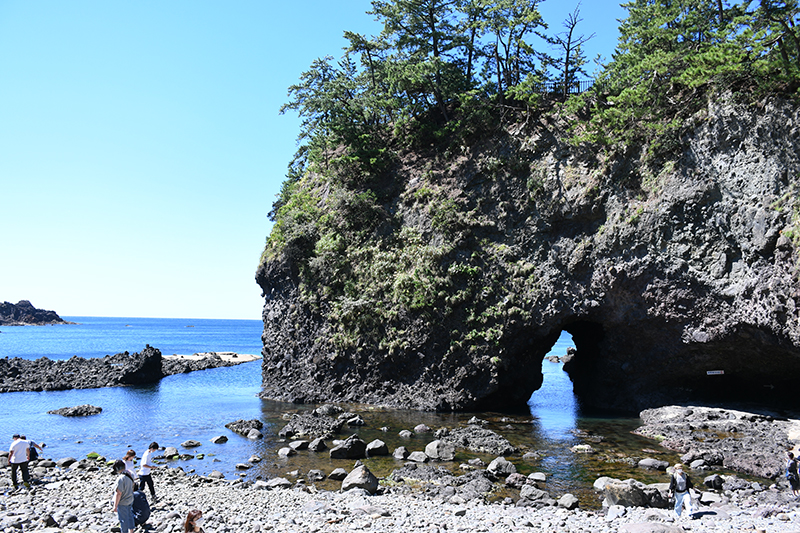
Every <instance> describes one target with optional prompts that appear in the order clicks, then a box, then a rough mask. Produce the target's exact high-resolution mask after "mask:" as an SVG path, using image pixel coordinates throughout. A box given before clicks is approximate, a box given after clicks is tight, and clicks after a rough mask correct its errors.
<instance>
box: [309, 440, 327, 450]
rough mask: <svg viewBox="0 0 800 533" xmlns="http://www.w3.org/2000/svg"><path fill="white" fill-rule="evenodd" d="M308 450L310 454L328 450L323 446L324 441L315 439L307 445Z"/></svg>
mask: <svg viewBox="0 0 800 533" xmlns="http://www.w3.org/2000/svg"><path fill="white" fill-rule="evenodd" d="M308 449H309V451H312V452H323V451H325V450H327V449H328V446H327V445H326V444H325V440H324V439H321V438H317V439H314V440H312V441H311V442H310V443H309V444H308Z"/></svg>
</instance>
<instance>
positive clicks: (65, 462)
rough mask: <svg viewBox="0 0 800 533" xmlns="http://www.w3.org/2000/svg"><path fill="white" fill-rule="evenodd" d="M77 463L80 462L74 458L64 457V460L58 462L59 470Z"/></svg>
mask: <svg viewBox="0 0 800 533" xmlns="http://www.w3.org/2000/svg"><path fill="white" fill-rule="evenodd" d="M77 462H78V460H77V459H75V458H74V457H64V458H63V459H59V460H58V461H56V465H57V466H58V467H59V468H68V467H69V466H70V465H72V464H73V463H77Z"/></svg>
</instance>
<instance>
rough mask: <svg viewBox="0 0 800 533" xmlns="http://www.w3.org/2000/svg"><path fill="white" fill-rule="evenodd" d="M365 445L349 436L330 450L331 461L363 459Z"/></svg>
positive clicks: (365, 450)
mask: <svg viewBox="0 0 800 533" xmlns="http://www.w3.org/2000/svg"><path fill="white" fill-rule="evenodd" d="M366 452H367V443H366V442H364V441H363V440H361V439H360V438H358V435H350V436H349V437H347V439H345V440H344V441H342V443H341V444H339V445H338V446H336V447H334V448H331V452H330V453H331V459H363V458H364V457H366Z"/></svg>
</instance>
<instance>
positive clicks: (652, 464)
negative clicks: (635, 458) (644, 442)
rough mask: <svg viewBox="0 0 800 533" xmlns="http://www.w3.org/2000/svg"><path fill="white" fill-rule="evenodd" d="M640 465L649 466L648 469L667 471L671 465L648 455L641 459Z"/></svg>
mask: <svg viewBox="0 0 800 533" xmlns="http://www.w3.org/2000/svg"><path fill="white" fill-rule="evenodd" d="M638 466H639V468H647V469H648V470H661V471H665V470H666V469H667V467H668V466H669V463H668V462H666V461H660V460H658V459H653V458H650V457H648V458H646V459H642V460H641V461H639V463H638Z"/></svg>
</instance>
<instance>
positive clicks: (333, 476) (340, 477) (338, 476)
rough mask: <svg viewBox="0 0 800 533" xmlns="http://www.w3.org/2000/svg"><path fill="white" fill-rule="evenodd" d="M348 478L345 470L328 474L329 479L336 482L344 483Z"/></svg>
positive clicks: (336, 470)
mask: <svg viewBox="0 0 800 533" xmlns="http://www.w3.org/2000/svg"><path fill="white" fill-rule="evenodd" d="M346 477H347V470H345V469H344V468H336V469H334V471H333V472H331V473H330V474H328V478H329V479H332V480H334V481H343V480H344V478H346Z"/></svg>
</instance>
